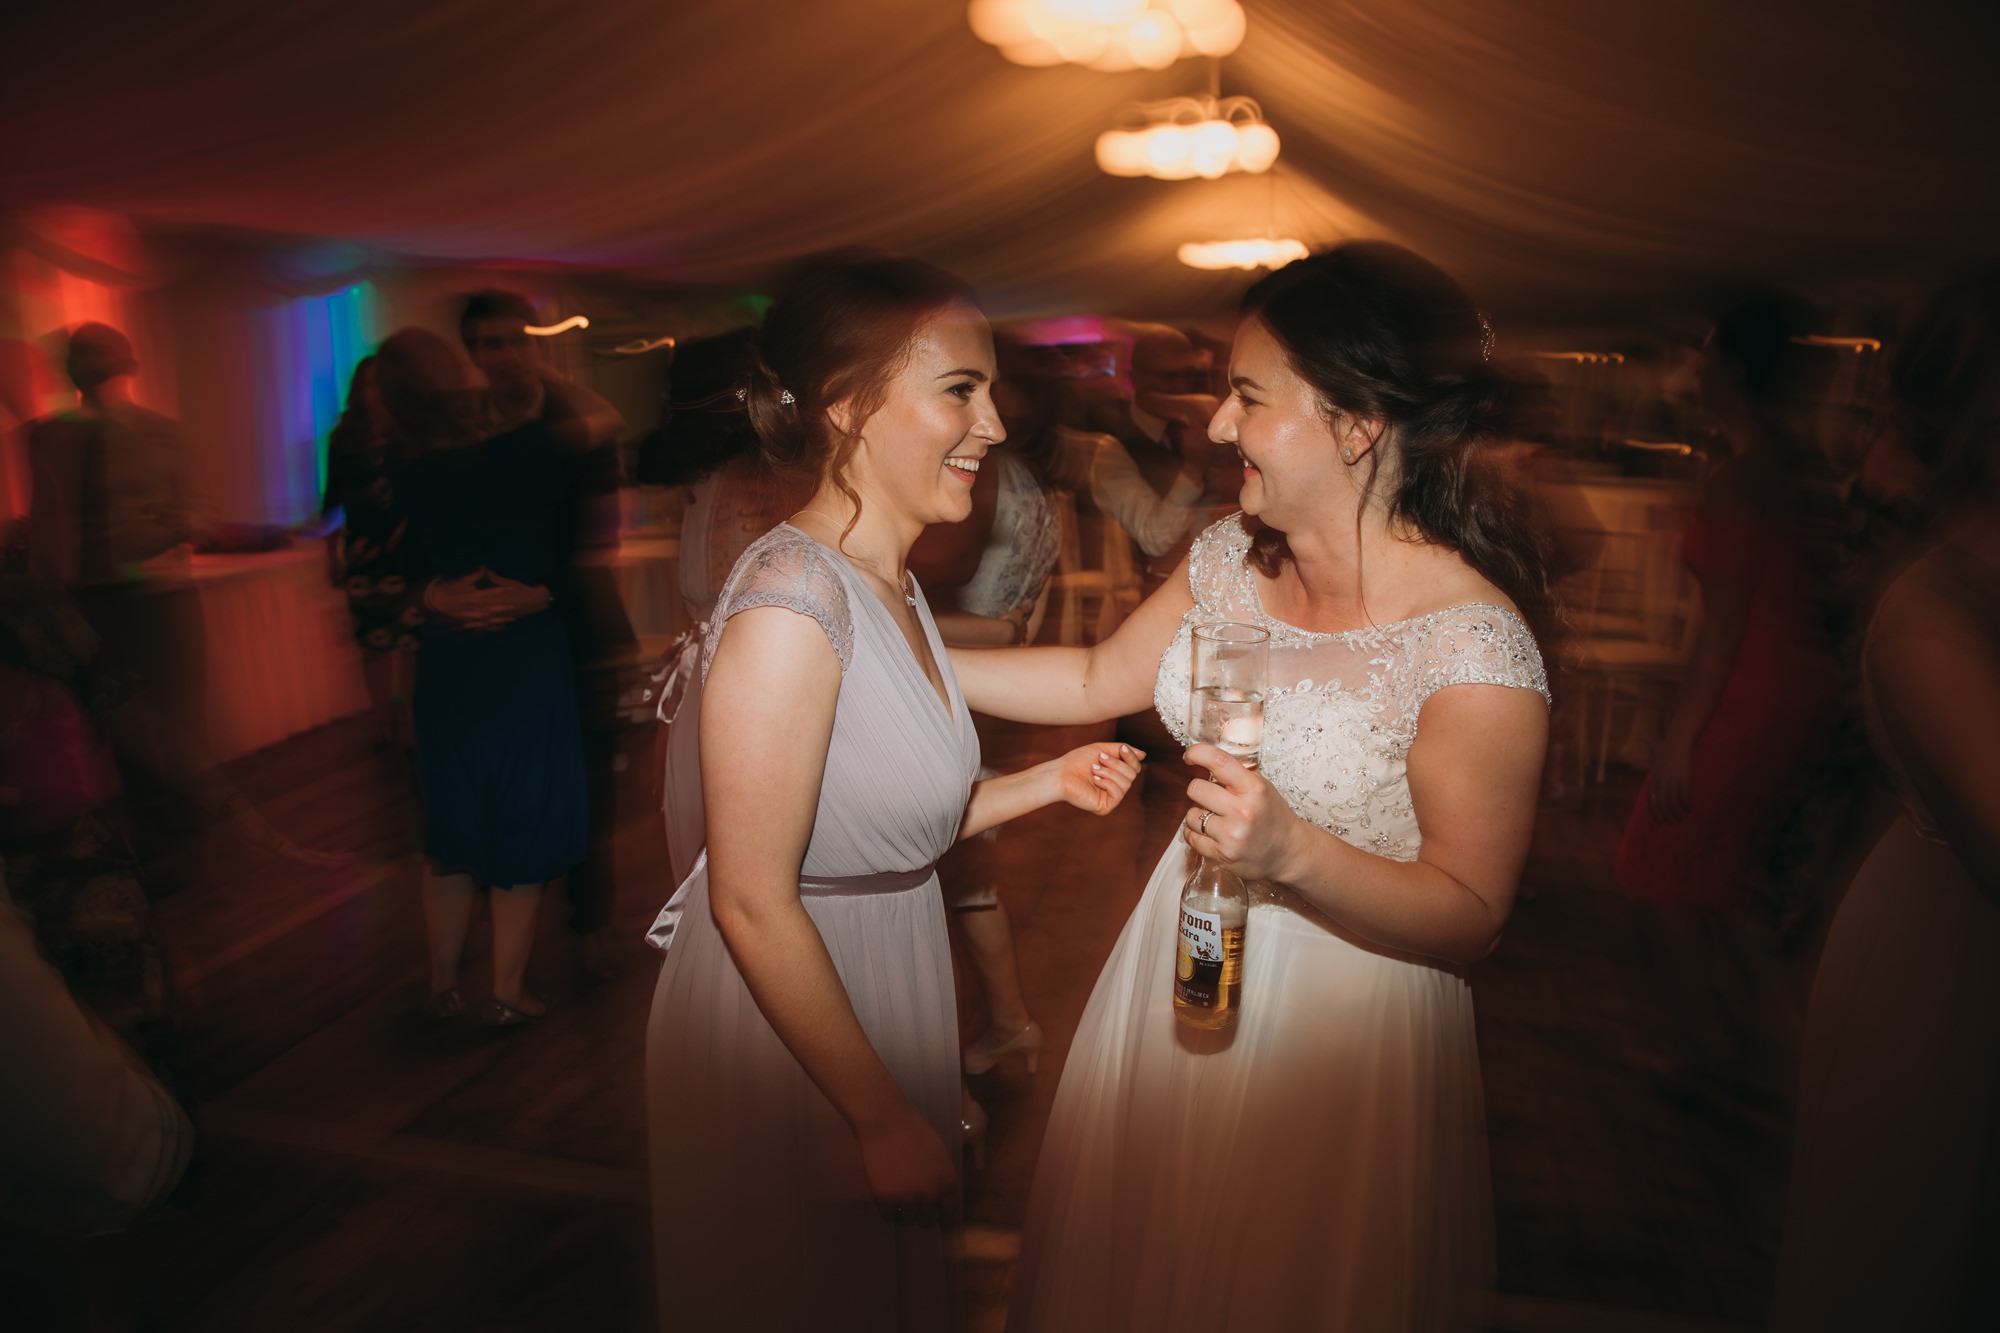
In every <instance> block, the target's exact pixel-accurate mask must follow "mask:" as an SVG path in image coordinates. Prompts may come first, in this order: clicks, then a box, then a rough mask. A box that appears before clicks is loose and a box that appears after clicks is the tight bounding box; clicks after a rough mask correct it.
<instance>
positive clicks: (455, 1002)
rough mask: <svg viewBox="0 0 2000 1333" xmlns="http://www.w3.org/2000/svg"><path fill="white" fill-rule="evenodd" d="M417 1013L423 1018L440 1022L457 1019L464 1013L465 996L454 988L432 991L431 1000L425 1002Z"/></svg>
mask: <svg viewBox="0 0 2000 1333" xmlns="http://www.w3.org/2000/svg"><path fill="white" fill-rule="evenodd" d="M417 1012H418V1013H420V1014H422V1015H423V1016H424V1017H425V1018H434V1019H437V1020H438V1021H440V1022H442V1021H443V1020H445V1019H447V1018H457V1017H458V1016H459V1015H460V1014H462V1013H464V1012H465V996H464V995H463V994H462V993H461V992H460V991H459V989H458V987H456V986H452V987H448V988H447V989H445V990H440V991H432V992H431V998H430V999H428V1000H425V1001H424V1002H423V1004H422V1005H421V1006H420V1007H419V1008H418V1010H417Z"/></svg>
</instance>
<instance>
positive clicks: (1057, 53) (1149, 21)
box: [966, 0, 1245, 72]
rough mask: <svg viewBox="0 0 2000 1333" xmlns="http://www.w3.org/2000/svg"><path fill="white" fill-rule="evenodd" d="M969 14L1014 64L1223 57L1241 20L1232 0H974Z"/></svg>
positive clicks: (1133, 65) (1118, 64) (1152, 65)
mask: <svg viewBox="0 0 2000 1333" xmlns="http://www.w3.org/2000/svg"><path fill="white" fill-rule="evenodd" d="M966 19H967V21H968V22H970V23H971V24H972V31H973V32H974V33H976V34H978V36H979V39H980V40H981V41H983V42H987V43H989V44H990V45H993V46H997V47H999V48H1000V54H1002V55H1004V56H1006V57H1007V59H1009V60H1011V61H1013V62H1014V63H1015V64H1017V65H1061V64H1064V63H1068V64H1072V65H1088V66H1089V67H1090V68H1092V69H1101V70H1109V71H1113V72H1116V71H1118V70H1127V69H1165V68H1166V67H1167V66H1169V65H1171V64H1173V63H1174V62H1175V61H1176V60H1180V59H1182V58H1184V57H1187V56H1226V55H1228V54H1229V53H1230V52H1232V51H1234V50H1235V49H1236V48H1237V47H1238V46H1239V45H1241V44H1242V42H1243V29H1244V24H1245V20H1244V17H1243V6H1242V5H1240V4H1238V3H1237V2H1236V0H972V3H971V5H970V6H969V7H968V8H967V11H966Z"/></svg>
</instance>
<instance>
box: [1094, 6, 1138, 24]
mask: <svg viewBox="0 0 2000 1333" xmlns="http://www.w3.org/2000/svg"><path fill="white" fill-rule="evenodd" d="M1083 10H1084V14H1085V15H1087V16H1088V17H1089V18H1091V19H1092V20H1094V21H1096V22H1098V23H1130V22H1132V20H1134V19H1136V18H1138V17H1139V16H1140V15H1141V14H1144V13H1145V12H1146V0H1084V4H1083Z"/></svg>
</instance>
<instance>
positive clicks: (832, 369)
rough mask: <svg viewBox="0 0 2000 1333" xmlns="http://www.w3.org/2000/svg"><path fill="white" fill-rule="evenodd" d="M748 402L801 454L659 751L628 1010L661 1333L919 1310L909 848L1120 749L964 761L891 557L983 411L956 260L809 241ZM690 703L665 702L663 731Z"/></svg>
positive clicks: (1116, 782)
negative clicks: (692, 754) (642, 1030)
mask: <svg viewBox="0 0 2000 1333" xmlns="http://www.w3.org/2000/svg"><path fill="white" fill-rule="evenodd" d="M760 341H761V349H760V351H761V355H760V357H759V359H758V361H757V363H756V364H755V365H754V366H753V368H752V375H751V381H750V384H749V385H748V388H747V404H746V406H747V408H748V410H749V412H750V415H751V420H752V422H753V424H754V425H755V426H756V427H757V432H758V435H759V437H760V438H761V439H762V441H763V443H764V445H765V448H766V449H767V450H768V451H769V452H771V453H772V454H773V455H775V456H776V457H777V458H778V459H779V460H781V461H789V462H793V463H802V464H804V465H806V466H808V467H809V468H810V469H811V470H812V472H813V473H814V475H816V477H817V478H818V487H817V490H816V491H815V492H814V494H813V497H812V500H811V503H809V504H808V505H807V506H806V507H805V508H803V509H801V510H799V511H798V512H797V513H795V514H794V515H792V517H791V520H790V521H789V522H787V523H783V524H780V525H779V526H778V527H776V528H774V529H773V530H772V531H771V532H770V533H768V534H766V535H765V536H764V537H762V538H760V539H758V540H757V541H756V542H754V543H752V545H751V546H750V548H749V549H748V550H747V551H745V552H744V554H743V556H742V558H741V559H740V560H738V561H737V563H736V568H735V571H734V572H733V573H732V574H731V575H730V577H729V580H728V582H727V583H726V584H725V585H724V587H723V590H722V595H721V598H720V600H719V602H718V603H717V606H716V611H715V615H714V618H713V620H712V622H711V627H710V629H709V631H708V635H707V639H706V643H705V644H704V647H703V653H702V664H701V670H700V672H699V674H698V680H697V682H696V683H695V685H694V686H693V688H694V689H696V690H698V691H699V692H700V693H699V697H698V698H695V699H693V700H692V701H691V703H690V704H685V705H684V706H683V710H682V713H681V720H680V721H678V722H677V723H676V724H675V727H674V735H673V737H672V741H671V744H672V746H673V747H675V748H679V747H683V746H689V745H691V746H694V747H695V749H696V751H697V752H698V757H699V765H698V771H699V774H700V782H701V791H700V792H699V793H698V794H697V793H691V792H689V791H688V790H687V789H686V787H685V786H680V787H677V788H676V790H675V794H674V799H675V800H676V801H687V800H689V799H693V798H694V797H695V796H697V795H698V796H699V798H700V799H701V800H702V805H703V814H704V823H705V827H706V833H707V841H706V847H705V849H704V851H703V853H702V855H701V856H700V858H699V859H698V860H697V862H696V864H695V866H694V869H693V870H692V871H691V872H690V873H689V875H688V877H687V878H686V880H684V881H683V882H682V884H681V886H680V888H679V889H678V890H677V891H676V892H675V894H674V897H673V900H672V901H671V902H670V903H669V904H668V906H667V909H666V910H665V911H664V912H662V913H661V919H660V922H659V923H658V924H657V925H656V926H655V928H654V931H653V935H652V938H653V940H654V942H655V943H656V944H657V945H659V946H660V947H661V948H662V949H664V950H665V951H666V961H665V963H664V965H663V966H662V967H661V970H660V980H659V986H658V988H657V990H656V991H655V994H654V1002H653V1013H652V1022H651V1024H650V1026H649V1028H648V1032H647V1043H646V1046H647V1049H646V1075H647V1079H646V1081H647V1098H648V1106H649V1120H650V1126H651V1137H652V1171H653V1201H654V1234H655V1244H656V1246H657V1257H658V1262H657V1275H658V1280H659V1291H660V1317H661V1321H662V1324H663V1326H665V1327H668V1328H687V1329H711V1328H731V1329H785V1330H817V1329H855V1330H868V1333H892V1331H894V1330H912V1331H915V1330H940V1331H942V1330H947V1329H950V1328H952V1327H953V1318H954V1316H953V1305H954V1301H953V1297H952V1284H951V1281H950V1274H949V1269H948V1266H947V1263H946V1246H945V1226H946V1225H947V1224H948V1223H949V1222H950V1221H952V1220H953V1219H954V1218H955V1216H956V1214H957V1211H958V1208H957V1198H958V1170H957V1159H958V1152H957V1151H956V1144H957V1142H958V1139H959V1134H960V1130H959V1084H958V1031H957V1028H958V1022H957V1014H956V1009H955V998H954V992H953V988H952V977H951V955H950V950H949V948H948V946H947V944H946V938H945V929H944V903H943V900H942V897H941V896H940V894H939V890H938V883H937V875H936V873H935V871H934V869H933V867H934V866H935V865H936V863H937V860H938V858H939V857H940V856H942V855H943V854H944V852H945V851H946V849H947V848H949V847H950V846H951V845H952V843H953V842H954V841H956V840H957V839H959V838H963V837H968V836H971V835H972V834H976V833H978V832H980V831H981V830H983V829H987V828H990V827H992V826H993V825H995V824H998V823H1000V822H1002V821H1005V820H1008V819H1012V818H1014V817H1015V816H1017V815H1020V814H1025V813H1027V812H1028V811H1030V810H1033V809H1037V808H1039V807H1041V806H1044V805H1048V804H1051V803H1053V802H1055V801H1066V802H1068V803H1070V804H1072V805H1075V806H1078V807H1080V808H1082V809H1085V810H1089V811H1092V812H1094V813H1099V814H1102V813H1104V812H1106V811H1108V810H1110V809H1111V808H1112V807H1114V806H1115V805H1116V804H1117V803H1118V801H1119V799H1120V798H1121V797H1122V796H1123V795H1124V793H1125V791H1126V790H1127V789H1128V788H1129V786H1130V785H1131V782H1132V779H1133V777H1134V776H1135V775H1136V773H1137V756H1136V755H1134V754H1131V753H1130V752H1127V751H1124V750H1123V749H1122V747H1120V746H1118V745H1115V744H1112V743H1108V742H1107V743H1106V744H1104V745H1090V746H1085V747H1083V748H1081V749H1079V750H1076V751H1073V752H1071V753H1070V754H1068V755H1065V756H1063V757H1062V758H1060V759H1056V760H1051V761H1049V762H1047V763H1044V764H1041V765H1038V766H1037V767H1035V768H1032V769H1028V770H1026V771H1024V772H1021V773H1015V774H1011V775H1008V776H1005V777H998V778H992V779H988V780H985V781H978V780H976V775H977V773H978V771H979V744H978V739H977V737H976V735H975V734H974V732H973V729H972V717H971V714H970V713H969V712H968V711H967V709H966V705H965V700H964V698H963V696H961V695H960V693H959V691H958V686H957V682H956V681H955V680H954V679H953V677H952V673H951V668H950V665H949V664H948V662H947V660H946V658H945V653H944V646H943V644H942V642H941V641H940V640H939V638H938V634H937V629H936V626H935V625H934V624H933V623H932V620H931V616H930V611H929V609H928V607H927V606H926V605H925V603H924V599H923V594H922V591H921V590H920V589H919V588H918V587H917V585H916V582H915V580H914V579H912V578H911V577H910V575H909V573H908V571H907V569H906V567H905V560H906V557H907V556H908V553H909V549H910V546H911V543H913V542H914V541H915V540H916V538H917V534H918V533H919V532H921V531H922V530H923V528H924V526H925V525H927V524H930V523H950V522H958V521H960V520H962V519H964V518H965V517H966V515H967V514H968V513H969V512H970V510H971V492H972V486H971V482H972V478H973V476H974V475H975V474H976V473H977V471H978V469H979V464H980V460H981V458H982V457H983V456H984V454H985V453H986V450H987V448H988V447H989V446H990V445H992V444H994V443H996V442H997V441H999V440H1000V439H1001V438H1002V437H1003V434H1004V432H1003V431H1002V430H1001V427H1000V422H999V418H998V416H997V415H996V414H995V413H994V410H993V402H992V397H991V395H990V392H989V389H990V386H991V384H992V379H993V373H994V368H993V343H992V337H991V334H990V333H989V331H988V329H987V326H986V320H985V318H984V316H982V315H981V314H980V312H979V309H978V307H977V306H976V305H975V304H973V302H972V300H971V297H970V294H969V293H968V292H967V291H966V289H965V288H964V287H963V286H961V285H960V284H959V283H957V282H956V281H955V280H953V279H951V278H949V277H947V276H946V275H944V274H942V273H939V272H938V271H936V270H935V269H931V268H928V267H926V266H924V265H921V264H916V263H912V262H909V261H903V260H892V259H847V260H825V261H821V262H819V263H817V264H815V265H813V266H811V267H809V268H808V269H806V270H805V271H804V272H803V273H802V274H801V275H800V276H799V277H798V279H797V280H796V282H795V283H794V285H793V286H792V288H791V290H790V291H789V293H788V294H787V295H786V296H785V297H784V298H783V299H782V300H781V301H780V302H779V303H778V304H777V306H775V307H774V308H773V309H772V311H771V314H770V318H769V319H768V321H767V322H766V324H765V327H764V330H763V334H762V337H761V340H760ZM690 722H692V723H693V725H691V726H690V725H688V724H689V723H690Z"/></svg>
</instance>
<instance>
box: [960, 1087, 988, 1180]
mask: <svg viewBox="0 0 2000 1333" xmlns="http://www.w3.org/2000/svg"><path fill="white" fill-rule="evenodd" d="M958 1131H959V1135H960V1137H961V1138H962V1139H963V1140H964V1143H965V1146H966V1147H967V1148H970V1149H971V1150H972V1167H973V1169H974V1170H975V1171H984V1170H985V1169H986V1108H985V1107H983V1106H981V1105H980V1104H979V1103H978V1102H975V1101H973V1100H972V1089H970V1088H968V1087H966V1086H965V1084H964V1083H960V1084H959V1085H958Z"/></svg>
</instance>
